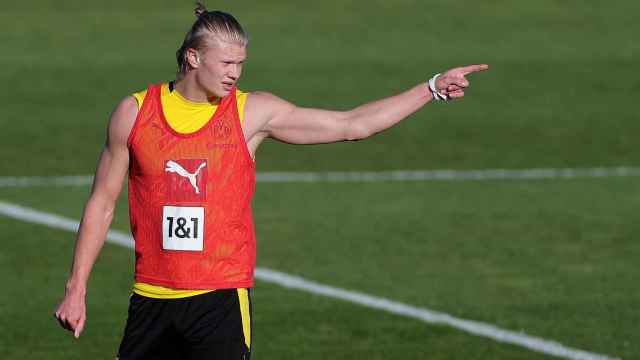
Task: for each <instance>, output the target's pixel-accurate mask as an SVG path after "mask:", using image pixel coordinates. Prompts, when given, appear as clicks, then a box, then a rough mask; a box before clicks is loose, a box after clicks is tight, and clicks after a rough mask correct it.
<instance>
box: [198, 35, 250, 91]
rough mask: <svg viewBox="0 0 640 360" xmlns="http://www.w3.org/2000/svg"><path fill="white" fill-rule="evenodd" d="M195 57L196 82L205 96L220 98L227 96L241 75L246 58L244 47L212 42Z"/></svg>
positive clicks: (216, 41)
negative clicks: (204, 92) (205, 93)
mask: <svg viewBox="0 0 640 360" xmlns="http://www.w3.org/2000/svg"><path fill="white" fill-rule="evenodd" d="M195 55H196V57H197V60H196V62H195V63H196V69H197V71H196V81H197V82H198V84H199V85H200V86H201V87H202V88H203V89H204V90H205V91H206V92H207V96H208V97H217V98H220V97H224V96H227V95H229V93H230V92H231V88H232V87H233V86H234V85H235V84H236V83H237V82H238V80H239V79H240V75H241V74H242V65H243V63H244V61H245V59H246V58H247V49H246V47H245V46H242V45H238V44H232V43H225V42H222V41H218V40H213V41H210V44H209V46H207V47H206V48H204V49H201V50H200V51H197V52H196V54H195Z"/></svg>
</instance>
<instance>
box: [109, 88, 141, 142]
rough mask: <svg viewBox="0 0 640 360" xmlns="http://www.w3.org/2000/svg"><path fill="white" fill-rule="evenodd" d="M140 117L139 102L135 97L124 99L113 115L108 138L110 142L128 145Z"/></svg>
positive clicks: (110, 120)
mask: <svg viewBox="0 0 640 360" xmlns="http://www.w3.org/2000/svg"><path fill="white" fill-rule="evenodd" d="M137 116H138V101H137V100H136V99H135V97H133V96H131V95H130V96H127V97H125V98H124V99H122V100H121V101H120V102H119V103H118V105H116V107H115V109H114V110H113V112H112V113H111V118H110V119H109V131H108V137H109V141H110V142H115V143H118V144H126V142H127V139H128V138H129V134H130V133H131V129H132V128H133V124H134V123H135V121H136V117H137Z"/></svg>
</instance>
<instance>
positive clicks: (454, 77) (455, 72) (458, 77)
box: [435, 64, 489, 99]
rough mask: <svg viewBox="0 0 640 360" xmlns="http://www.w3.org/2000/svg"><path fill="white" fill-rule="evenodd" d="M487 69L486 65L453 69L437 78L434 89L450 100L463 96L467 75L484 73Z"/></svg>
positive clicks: (467, 85) (466, 85) (466, 84)
mask: <svg viewBox="0 0 640 360" xmlns="http://www.w3.org/2000/svg"><path fill="white" fill-rule="evenodd" d="M488 68H489V65H487V64H478V65H467V66H461V67H457V68H453V69H451V70H448V71H447V72H445V73H443V74H442V75H440V76H438V79H437V80H436V84H435V85H436V89H437V90H438V92H439V93H441V94H443V95H448V96H449V97H450V98H451V99H457V98H461V97H463V96H464V90H465V89H466V88H467V87H469V81H468V80H467V79H465V76H467V75H468V74H471V73H474V72H478V71H484V70H487V69H488Z"/></svg>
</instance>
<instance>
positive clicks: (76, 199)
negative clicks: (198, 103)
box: [0, 0, 640, 360]
mask: <svg viewBox="0 0 640 360" xmlns="http://www.w3.org/2000/svg"><path fill="white" fill-rule="evenodd" d="M214 5H223V6H225V8H224V9H225V10H227V11H230V12H232V13H233V14H234V15H236V16H237V18H238V19H239V20H240V21H241V22H242V23H243V25H244V26H245V28H246V30H247V31H248V32H249V35H250V38H251V44H250V47H249V60H248V62H247V63H246V66H245V73H244V75H243V80H242V81H241V83H240V85H241V86H240V87H241V88H242V89H243V90H245V91H254V90H268V91H271V92H274V93H275V94H277V95H279V96H281V97H283V98H286V99H289V100H291V101H293V102H295V103H297V104H300V105H304V106H319V107H327V108H334V109H347V108H349V107H352V106H355V105H358V104H360V103H362V102H365V101H368V100H372V99H376V98H379V97H382V96H386V95H391V94H393V93H394V92H398V91H401V90H403V89H405V88H408V87H410V86H412V85H414V84H416V83H418V82H420V81H425V80H426V79H428V77H430V76H431V75H432V74H433V73H434V72H440V71H442V70H445V69H447V68H448V67H452V66H456V65H464V64H469V63H488V64H490V65H491V69H490V70H489V71H488V72H484V73H480V74H476V75H473V76H472V77H471V79H470V80H471V89H470V90H469V92H468V98H466V99H464V100H463V101H461V102H458V103H454V104H429V105H427V106H426V107H425V108H424V109H422V110H421V111H420V112H418V113H416V114H415V115H413V116H412V117H410V118H409V119H407V120H406V121H404V122H403V123H401V124H400V125H398V126H397V127H395V128H393V129H391V130H389V131H387V132H385V133H383V134H379V135H377V136H375V137H373V138H371V139H367V140H364V141H359V142H353V143H341V144H332V145H321V146H297V147H295V146H292V145H284V144H279V143H276V142H267V143H265V144H264V145H262V148H261V149H260V150H259V151H258V154H257V164H258V171H332V170H341V171H348V170H358V171H369V170H376V171H384V170H394V169H486V168H508V169H524V168H542V167H558V168H564V167H596V166H603V167H610V166H622V165H627V166H634V165H640V152H638V151H636V149H635V146H634V145H635V142H636V140H634V139H636V134H638V133H640V122H638V121H637V118H638V115H637V113H638V112H637V110H636V109H635V108H634V105H635V103H636V102H637V101H636V99H637V98H638V96H640V77H639V76H637V75H636V74H637V70H636V67H637V64H638V56H637V53H638V50H640V45H639V43H638V42H637V41H635V40H636V39H635V38H634V37H633V35H632V34H634V33H638V32H639V31H640V25H638V24H637V21H636V17H637V16H635V14H637V13H639V12H640V3H637V2H634V1H630V0H624V1H617V2H606V3H603V2H597V1H552V0H542V1H537V2H531V1H529V2H524V1H494V2H479V3H478V2H462V3H459V2H457V3H456V2H435V1H410V0H397V1H393V2H388V1H387V2H385V1H333V0H331V1H322V2H309V3H304V4H302V3H300V2H294V1H268V2H260V1H255V0H251V1H249V0H247V1H243V2H239V1H235V2H229V3H220V2H218V3H216V4H214V3H212V2H211V3H210V4H209V6H210V7H211V8H213V7H214ZM192 21H193V16H192V4H191V3H190V2H187V1H181V2H170V1H162V2H159V1H156V2H151V1H146V0H145V1H138V2H134V3H130V2H124V1H113V2H100V3H86V2H80V1H65V2H54V1H45V0H37V1H33V2H29V3H25V2H12V3H7V4H3V5H1V6H0V24H2V30H3V31H1V32H0V42H1V43H2V44H4V50H3V52H2V56H0V65H2V69H3V70H2V71H0V81H2V83H3V84H4V86H3V87H2V90H0V104H2V110H3V111H2V115H1V116H0V129H1V130H2V131H0V140H1V142H0V143H1V144H2V145H0V146H1V148H0V149H1V154H2V155H0V158H1V159H2V161H0V177H4V176H36V175H37V176H49V175H83V174H90V173H92V172H93V170H94V168H95V162H96V159H97V156H98V153H99V151H100V148H101V146H102V144H103V142H104V130H105V127H106V121H107V119H108V116H109V113H110V111H111V109H112V108H113V107H114V106H115V104H116V103H117V101H118V100H119V99H120V98H122V97H124V96H126V95H128V94H130V93H132V92H135V91H138V90H140V89H142V88H144V87H146V86H147V84H149V83H153V82H159V81H164V80H170V79H172V76H173V74H174V70H175V63H174V55H173V54H174V52H175V50H176V48H177V47H178V46H179V45H180V43H181V41H182V37H183V36H184V33H185V32H186V31H187V29H188V27H189V26H190V24H191V23H192ZM88 193H89V187H88V186H77V187H31V188H13V187H0V201H7V202H12V203H16V204H20V205H23V206H28V207H32V208H35V209H38V210H42V211H47V212H51V213H55V214H59V215H63V216H67V217H71V218H74V219H78V218H79V217H80V215H81V212H82V207H83V205H84V201H85V200H86V197H87V195H88ZM639 205H640V183H639V182H638V179H637V178H632V177H629V178H597V179H565V180H560V179H549V180H503V181H497V180H492V181H454V182H449V181H432V182H427V181H425V182H377V183H294V184H273V183H259V184H258V187H257V193H256V196H255V200H254V211H255V218H256V227H257V234H258V265H259V266H263V267H268V268H272V269H276V270H279V271H283V272H287V273H291V274H295V275H299V276H303V277H305V278H308V279H313V280H315V281H318V282H322V283H325V284H330V285H333V286H338V287H342V288H347V289H352V290H358V291H362V292H366V293H369V294H373V295H377V296H382V297H386V298H390V299H393V300H397V301H401V302H404V303H408V304H412V305H415V306H420V307H425V308H429V309H433V310H437V311H442V312H446V313H449V314H451V315H454V316H457V317H461V318H465V319H472V320H477V321H482V322H486V323H490V324H494V325H496V326H499V327H501V328H505V329H509V330H513V331H517V332H519V331H523V332H525V333H527V334H530V335H534V336H539V337H542V338H545V339H550V340H554V341H558V342H560V343H562V344H564V345H567V346H571V347H575V348H578V349H582V350H586V351H589V352H594V353H600V354H607V355H609V356H612V357H618V358H623V359H640V355H639V354H640V342H639V341H638V340H640V338H639V337H638V331H637V327H638V325H637V324H638V323H640V312H639V311H638V305H639V304H640V288H639V287H638V285H637V279H639V278H640V268H639V267H638V266H637V264H638V260H639V259H640V245H639V244H638V242H637V238H638V235H640V225H638V224H640V223H638V222H636V221H637V218H638V217H637V216H636V215H635V214H636V213H637V209H638V206H639ZM113 228H115V229H118V230H121V231H128V213H127V206H126V195H124V194H123V196H122V199H121V201H120V203H119V208H118V212H117V214H116V218H115V220H114V224H113ZM0 231H1V232H2V234H3V235H2V237H1V239H2V240H3V241H2V243H3V247H2V250H1V251H0V270H2V272H1V275H0V283H2V284H4V287H5V290H4V291H2V292H0V319H2V320H1V321H2V325H1V326H0V356H2V357H3V358H4V359H94V358H95V359H112V358H114V356H115V352H116V349H117V345H118V343H119V340H120V337H121V335H122V331H123V328H124V321H125V317H126V308H127V301H128V295H129V291H130V286H131V283H132V270H133V254H132V252H131V251H130V250H128V249H124V248H121V247H118V246H115V245H106V246H105V248H104V250H103V252H102V254H101V256H100V258H99V260H98V263H97V264H96V267H95V269H94V272H93V274H92V279H91V282H90V289H89V294H88V316H89V320H88V324H87V328H86V330H85V333H84V334H83V336H82V337H81V338H80V340H74V339H73V338H72V337H71V336H70V335H69V334H68V333H66V332H64V331H62V330H61V329H59V328H58V325H57V323H56V322H55V320H54V319H53V316H52V312H53V309H54V307H55V306H56V304H57V302H58V301H59V300H60V299H61V296H62V294H63V286H64V282H65V279H66V276H67V272H68V269H69V265H70V260H71V254H72V249H73V239H74V237H73V234H71V233H69V232H65V231H61V230H54V229H50V228H47V227H44V226H41V225H34V224H30V223H26V222H19V221H15V220H12V219H9V218H7V217H4V216H1V215H0ZM253 300H254V320H255V323H254V325H255V328H254V351H255V352H254V358H255V359H299V358H305V359H330V358H352V359H406V358H409V359H424V358H428V359H443V360H451V359H461V360H462V359H465V360H468V359H542V358H550V357H547V356H545V355H541V354H539V353H536V352H533V351H530V350H526V349H524V348H521V347H517V346H513V345H505V344H501V343H497V342H495V341H493V340H489V339H485V338H482V337H477V336H473V335H470V334H467V333H465V332H462V331H459V330H456V329H452V328H449V327H445V326H434V325H430V324H426V323H423V322H420V321H417V320H414V319H409V318H404V317H399V316H395V315H390V314H387V313H384V312H380V311H376V310H372V309H368V308H364V307H361V306H358V305H355V304H351V303H347V302H343V301H338V300H332V299H328V298H325V297H321V296H316V295H310V294H307V293H304V292H299V291H294V290H285V289H283V288H280V287H278V286H276V285H272V284H269V283H265V282H261V281H258V282H257V284H256V287H255V289H254V292H253Z"/></svg>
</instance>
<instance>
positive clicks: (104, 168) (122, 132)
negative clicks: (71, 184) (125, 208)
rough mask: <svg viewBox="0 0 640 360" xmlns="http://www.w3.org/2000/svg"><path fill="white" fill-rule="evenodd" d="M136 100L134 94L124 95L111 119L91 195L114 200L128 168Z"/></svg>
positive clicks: (135, 114)
mask: <svg viewBox="0 0 640 360" xmlns="http://www.w3.org/2000/svg"><path fill="white" fill-rule="evenodd" d="M136 116H137V103H136V100H135V99H134V98H133V97H127V98H125V99H124V100H123V101H122V102H121V103H120V104H119V105H118V106H117V107H116V109H115V110H114V112H113V114H112V115H111V118H110V119H109V126H108V129H107V140H106V142H105V145H104V148H103V149H102V153H101V154H100V159H99V160H98V166H97V169H96V174H95V179H94V182H93V189H92V198H100V199H102V200H105V201H107V202H113V203H115V201H116V199H117V198H118V195H119V194H120V191H121V189H122V184H123V182H124V178H125V176H126V174H127V171H128V169H129V149H128V146H127V139H128V137H129V133H130V132H131V128H132V127H133V123H134V122H135V117H136Z"/></svg>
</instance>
